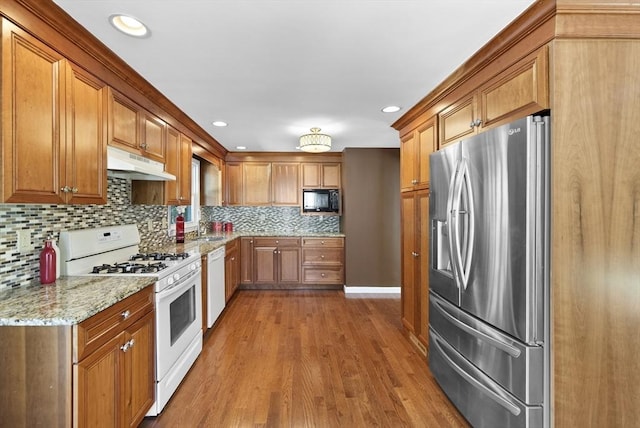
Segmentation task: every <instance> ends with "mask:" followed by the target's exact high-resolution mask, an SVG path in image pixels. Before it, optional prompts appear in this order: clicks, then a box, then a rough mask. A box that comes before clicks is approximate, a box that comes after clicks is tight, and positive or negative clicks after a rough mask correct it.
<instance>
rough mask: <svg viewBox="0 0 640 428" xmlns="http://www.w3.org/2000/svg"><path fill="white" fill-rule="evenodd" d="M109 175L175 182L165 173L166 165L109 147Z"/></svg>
mask: <svg viewBox="0 0 640 428" xmlns="http://www.w3.org/2000/svg"><path fill="white" fill-rule="evenodd" d="M107 175H109V177H117V178H128V179H130V180H147V181H175V179H176V176H175V175H173V174H169V173H168V172H165V171H164V164H162V163H160V162H156V161H154V160H151V159H147V158H145V157H142V156H140V155H136V154H133V153H129V152H126V151H124V150H120V149H117V148H115V147H111V146H107Z"/></svg>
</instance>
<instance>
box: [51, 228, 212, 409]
mask: <svg viewBox="0 0 640 428" xmlns="http://www.w3.org/2000/svg"><path fill="white" fill-rule="evenodd" d="M139 244H140V234H139V232H138V227H137V226H136V225H135V224H131V225H123V226H110V227H101V228H94V229H81V230H72V231H63V232H61V233H60V252H61V255H62V260H61V264H60V267H61V271H62V274H63V275H69V276H71V275H76V276H77V275H109V276H116V275H117V276H148V277H150V278H153V279H155V293H156V294H155V310H156V323H155V329H156V341H155V342H156V402H155V403H154V405H153V406H152V408H151V410H150V411H149V413H147V416H156V415H158V414H159V413H160V412H161V411H162V409H163V408H164V406H165V405H166V404H167V402H168V401H169V399H170V398H171V396H172V395H173V393H174V392H175V390H176V389H177V388H178V386H179V385H180V382H181V381H182V379H183V378H184V376H185V375H186V374H187V372H188V371H189V369H190V368H191V366H192V365H193V363H194V362H195V360H196V358H197V357H198V355H199V354H200V352H201V350H202V305H201V302H202V288H201V287H202V278H201V277H202V266H201V259H200V253H199V252H198V251H197V250H191V251H189V252H184V253H164V252H159V253H140V251H139Z"/></svg>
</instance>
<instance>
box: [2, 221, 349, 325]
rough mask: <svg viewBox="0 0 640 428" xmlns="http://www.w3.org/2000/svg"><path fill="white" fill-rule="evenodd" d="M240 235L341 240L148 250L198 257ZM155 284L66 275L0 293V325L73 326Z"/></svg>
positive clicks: (197, 243)
mask: <svg viewBox="0 0 640 428" xmlns="http://www.w3.org/2000/svg"><path fill="white" fill-rule="evenodd" d="M243 236H293V237H320V238H321V237H344V236H345V235H344V234H342V233H308V232H304V233H302V232H300V233H298V232H286V231H282V232H278V231H251V232H227V233H222V234H219V235H207V236H206V238H207V237H208V238H211V237H221V238H222V239H220V240H213V241H207V240H204V239H200V240H191V241H187V242H185V243H184V244H170V245H165V246H163V247H162V248H156V249H153V250H151V251H164V252H185V251H190V250H194V249H197V250H198V251H199V252H200V253H201V254H202V255H205V254H208V253H209V252H211V251H213V250H215V249H216V248H219V247H221V246H223V245H225V244H226V243H227V242H230V241H232V240H234V239H236V238H239V237H243ZM155 281H156V277H154V276H144V277H140V276H126V277H125V276H102V275H100V276H69V277H61V278H59V279H58V280H56V282H55V283H53V284H48V285H41V284H40V282H39V281H38V280H37V279H36V280H34V281H32V283H31V284H29V285H26V286H20V287H15V288H7V289H2V290H0V326H9V325H13V326H47V325H75V324H79V323H80V322H82V321H84V320H86V319H87V318H90V317H91V316H92V315H95V314H97V313H98V312H100V311H102V310H104V309H106V308H108V307H109V306H112V305H114V304H116V303H118V302H119V301H121V300H123V299H126V298H127V297H129V296H131V295H132V294H135V293H136V292H138V291H140V290H142V289H143V288H145V287H146V286H147V285H150V284H152V283H154V282H155Z"/></svg>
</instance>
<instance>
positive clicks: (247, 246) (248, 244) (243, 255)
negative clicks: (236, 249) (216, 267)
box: [240, 236, 253, 284]
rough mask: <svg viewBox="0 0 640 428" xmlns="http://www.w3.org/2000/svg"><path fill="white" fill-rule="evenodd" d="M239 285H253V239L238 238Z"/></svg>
mask: <svg viewBox="0 0 640 428" xmlns="http://www.w3.org/2000/svg"><path fill="white" fill-rule="evenodd" d="M240 284H253V238H252V237H248V236H247V237H242V238H240Z"/></svg>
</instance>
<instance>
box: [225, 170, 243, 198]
mask: <svg viewBox="0 0 640 428" xmlns="http://www.w3.org/2000/svg"><path fill="white" fill-rule="evenodd" d="M224 187H225V189H226V191H225V193H226V196H225V201H224V204H225V205H242V163H241V162H227V163H226V165H225V174H224Z"/></svg>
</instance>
